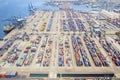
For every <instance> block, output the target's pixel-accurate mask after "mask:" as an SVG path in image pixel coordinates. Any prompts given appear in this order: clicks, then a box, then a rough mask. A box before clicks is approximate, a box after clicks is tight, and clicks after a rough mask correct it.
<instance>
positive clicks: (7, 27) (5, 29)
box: [4, 25, 15, 33]
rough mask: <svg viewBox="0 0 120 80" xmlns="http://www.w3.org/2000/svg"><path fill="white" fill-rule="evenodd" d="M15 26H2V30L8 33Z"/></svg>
mask: <svg viewBox="0 0 120 80" xmlns="http://www.w3.org/2000/svg"><path fill="white" fill-rule="evenodd" d="M14 28H15V27H14V26H8V25H7V26H4V32H5V33H9V32H10V31H12V30H13V29H14Z"/></svg>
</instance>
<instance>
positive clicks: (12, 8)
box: [0, 0, 92, 39]
mask: <svg viewBox="0 0 120 80" xmlns="http://www.w3.org/2000/svg"><path fill="white" fill-rule="evenodd" d="M45 1H47V0H0V39H2V38H3V37H4V36H5V33H4V32H3V26H5V25H7V24H11V21H5V19H10V18H11V17H14V16H16V17H26V16H28V15H29V12H28V5H29V4H30V3H32V5H33V7H35V8H37V9H51V10H53V9H59V8H58V7H55V6H46V5H43V3H44V2H45ZM70 7H71V8H74V9H76V10H91V9H92V8H91V7H86V6H85V5H80V6H75V5H71V6H70Z"/></svg>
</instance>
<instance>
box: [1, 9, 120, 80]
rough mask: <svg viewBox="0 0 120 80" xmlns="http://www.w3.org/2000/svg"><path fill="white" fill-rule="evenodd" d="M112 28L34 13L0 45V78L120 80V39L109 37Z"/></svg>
mask: <svg viewBox="0 0 120 80" xmlns="http://www.w3.org/2000/svg"><path fill="white" fill-rule="evenodd" d="M94 14H96V15H99V12H97V11H96V13H94ZM102 23H103V25H102ZM96 24H101V25H102V26H99V30H98V28H97V29H96V28H95V29H94V27H95V26H93V25H96ZM118 25H119V24H118V23H117V21H116V22H107V21H106V20H103V21H101V20H99V19H96V16H93V15H91V14H90V12H86V13H82V12H80V11H76V10H73V9H69V10H66V9H62V10H54V11H49V10H48V11H47V10H46V11H44V10H43V11H36V12H35V14H34V15H32V16H29V17H28V18H27V20H26V24H25V25H24V27H23V28H21V29H17V28H16V29H14V30H13V31H11V32H10V33H9V34H8V35H6V36H5V37H4V39H3V40H2V41H1V42H0V78H13V77H16V78H17V77H20V76H25V78H26V79H32V78H33V79H36V78H42V79H44V80H48V79H50V80H59V79H61V80H63V79H64V80H79V78H80V79H88V78H91V79H90V80H92V79H94V78H96V77H97V78H98V79H103V80H104V79H105V78H107V79H106V80H112V79H113V80H114V78H120V44H119V41H120V39H119V38H118V36H116V35H111V33H110V32H109V31H115V32H116V31H120V27H119V26H118ZM105 31H106V34H107V35H106V34H105ZM109 33H110V34H109ZM98 35H99V36H98ZM100 35H101V36H100ZM14 79H15V78H14ZM14 79H13V80H14Z"/></svg>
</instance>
